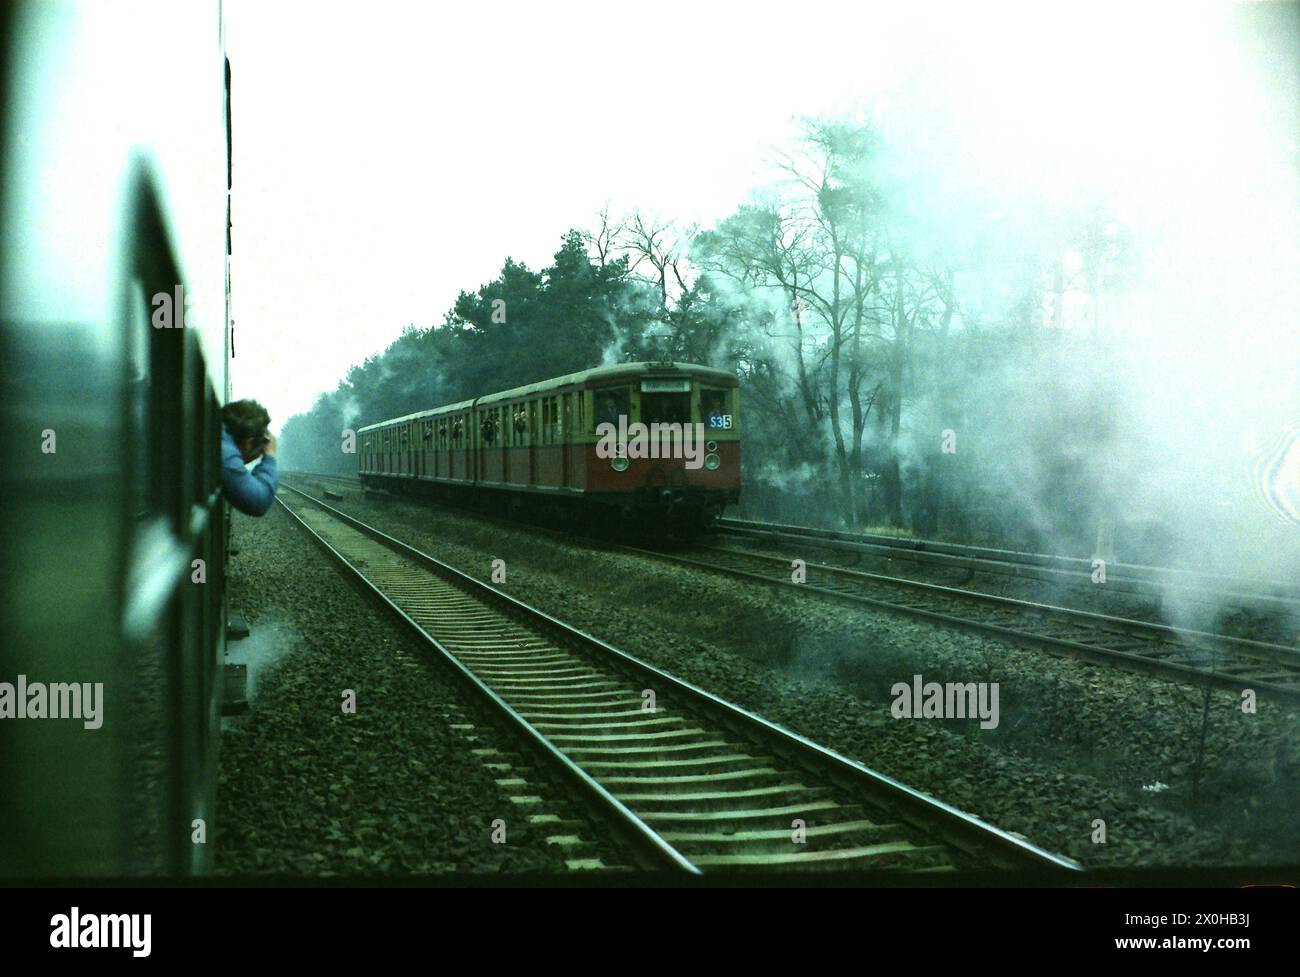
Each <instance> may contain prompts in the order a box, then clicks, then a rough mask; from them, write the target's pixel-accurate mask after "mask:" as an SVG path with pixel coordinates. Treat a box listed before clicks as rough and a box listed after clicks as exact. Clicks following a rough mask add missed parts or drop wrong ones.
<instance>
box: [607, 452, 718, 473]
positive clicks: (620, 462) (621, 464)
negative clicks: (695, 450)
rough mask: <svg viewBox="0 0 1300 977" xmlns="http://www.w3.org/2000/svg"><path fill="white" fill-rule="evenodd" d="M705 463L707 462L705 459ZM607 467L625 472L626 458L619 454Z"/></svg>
mask: <svg viewBox="0 0 1300 977" xmlns="http://www.w3.org/2000/svg"><path fill="white" fill-rule="evenodd" d="M705 464H708V462H707V461H706V462H705ZM609 467H610V468H612V469H614V471H616V472H625V471H627V458H625V457H624V456H623V455H619V456H618V457H617V458H614V459H613V460H612V461H610V463H609Z"/></svg>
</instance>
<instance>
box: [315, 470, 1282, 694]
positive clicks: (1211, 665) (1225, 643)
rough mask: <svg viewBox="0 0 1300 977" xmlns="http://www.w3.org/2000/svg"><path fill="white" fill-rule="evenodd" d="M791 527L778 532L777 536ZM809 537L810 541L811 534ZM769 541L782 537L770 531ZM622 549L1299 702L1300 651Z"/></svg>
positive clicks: (722, 552) (755, 559)
mask: <svg viewBox="0 0 1300 977" xmlns="http://www.w3.org/2000/svg"><path fill="white" fill-rule="evenodd" d="M310 477H314V478H318V479H320V478H324V479H325V480H330V481H334V482H336V483H337V484H340V485H344V484H346V485H348V486H349V487H351V488H357V487H359V483H358V482H357V480H356V479H349V478H345V477H342V476H310ZM485 518H491V517H485ZM736 522H739V521H738V520H723V524H724V526H725V525H726V524H729V523H736ZM747 525H750V524H747ZM785 528H787V527H776V528H775V530H774V532H775V531H778V530H781V531H783V530H784V529H785ZM788 528H792V529H794V530H799V532H793V533H791V534H790V535H788V536H786V535H783V534H782V532H777V535H776V537H775V538H776V539H778V541H782V542H785V543H786V544H787V545H789V544H790V543H795V544H798V543H800V542H801V541H807V540H811V541H815V540H817V539H821V538H823V536H826V535H830V536H837V535H841V536H842V535H848V534H836V533H823V532H822V531H820V530H803V529H802V528H801V527H788ZM546 531H547V532H553V531H552V530H546ZM804 534H812V535H810V536H806V537H805V535H804ZM749 535H751V536H753V535H754V533H750V534H749ZM767 538H768V539H772V538H774V537H773V536H772V535H771V534H768V535H767ZM882 538H884V537H882ZM944 545H946V544H944ZM615 548H617V549H620V550H623V551H625V552H631V553H636V554H638V555H642V556H648V557H652V558H654V559H658V560H666V561H672V562H676V563H679V564H682V565H686V566H691V567H694V568H696V569H701V570H708V571H712V572H716V573H724V574H727V575H729V576H733V577H739V578H742V579H748V580H754V581H761V582H763V583H766V584H769V585H772V586H776V587H782V588H786V587H788V588H791V589H796V590H801V591H802V592H804V593H811V594H816V595H819V596H821V597H824V598H828V599H835V600H842V601H847V602H851V603H855V604H858V605H860V606H869V607H872V608H875V609H879V610H887V611H893V612H897V613H900V614H905V615H909V616H912V617H917V618H921V619H924V620H929V621H934V622H936V623H940V624H943V625H946V626H951V627H956V628H959V629H963V630H968V631H974V632H977V633H984V634H990V635H994V636H996V637H999V638H1003V639H1006V640H1010V641H1014V642H1015V643H1017V644H1021V645H1024V646H1026V647H1031V648H1035V649H1038V650H1045V651H1048V652H1051V653H1054V654H1059V655H1063V656H1068V657H1073V658H1078V659H1081V660H1084V661H1090V662H1093V663H1094V664H1099V665H1108V666H1112V667H1121V668H1126V669H1128V670H1131V671H1136V672H1141V673H1144V674H1148V675H1154V676H1159V677H1164V678H1169V679H1175V680H1178V681H1183V682H1190V683H1203V682H1208V683H1210V684H1212V685H1214V686H1217V687H1219V688H1226V689H1231V690H1233V691H1238V692H1239V691H1241V690H1243V689H1247V688H1249V689H1253V690H1254V691H1256V692H1257V693H1262V694H1266V695H1273V696H1275V697H1278V698H1280V699H1284V700H1290V701H1295V700H1296V699H1300V651H1298V650H1297V649H1295V648H1292V647H1288V646H1286V645H1279V644H1270V643H1267V642H1261V641H1251V640H1248V639H1243V638H1234V637H1230V636H1227V635H1218V634H1212V633H1209V632H1204V631H1196V630H1192V629H1187V628H1179V627H1174V626H1172V625H1165V624H1160V623H1156V622H1150V621H1139V620H1133V619H1129V618H1123V617H1116V616H1113V615H1106V614H1098V613H1093V612H1090V611H1084V610H1079V609H1076V608H1069V607H1061V606H1058V605H1053V604H1044V603H1038V602H1034V601H1026V600H1019V599H1016V598H1012V597H1004V596H1000V595H995V594H984V593H980V592H978V591H973V590H967V589H962V588H957V587H950V586H945V585H942V584H936V583H928V582H925V581H920V580H912V579H908V578H904V577H896V576H890V575H886V574H879V573H869V572H866V571H861V570H854V569H852V568H848V567H839V566H828V565H824V564H817V563H812V562H809V563H807V564H806V573H807V577H806V580H805V581H804V582H802V583H795V582H794V581H793V580H792V578H791V572H792V567H791V560H790V559H789V558H786V557H778V556H773V555H771V554H764V553H753V552H748V551H744V550H736V549H731V548H727V547H721V546H696V547H693V548H691V549H690V550H689V551H688V552H686V553H682V552H672V551H666V550H663V549H646V548H642V547H635V546H622V545H620V546H616V547H615ZM805 551H806V550H805ZM1030 555H1033V554H1030ZM1043 559H1044V560H1064V559H1067V558H1058V557H1043Z"/></svg>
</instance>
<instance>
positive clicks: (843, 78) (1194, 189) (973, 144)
mask: <svg viewBox="0 0 1300 977" xmlns="http://www.w3.org/2000/svg"><path fill="white" fill-rule="evenodd" d="M976 6H978V7H979V10H978V11H973V10H971V9H970V8H972V7H976ZM1044 6H1049V7H1050V9H1044ZM1175 9H1176V10H1179V11H1181V12H1180V13H1179V14H1178V15H1177V16H1175V15H1174V14H1173V13H1171V11H1172V10H1175ZM1217 16H1218V15H1216V14H1214V13H1213V12H1205V11H1204V10H1203V9H1202V8H1199V7H1196V8H1194V7H1192V6H1191V5H1187V4H1180V5H1174V6H1173V7H1170V6H1167V5H1156V4H1146V5H1134V4H1131V3H1126V4H1123V5H1120V6H1113V7H1106V6H1101V5H1098V4H1088V5H1073V4H1071V5H1043V4H1032V5H1027V4H1026V5H1001V6H996V7H990V6H988V5H984V4H979V5H949V4H933V5H929V6H927V7H924V8H921V9H918V6H917V5H916V4H912V3H906V4H904V3H883V4H877V3H868V2H861V0H855V2H839V3H829V4H827V3H821V2H810V0H800V2H799V3H795V4H791V3H788V2H786V3H780V4H775V3H756V2H745V3H736V4H729V3H722V2H700V0H694V2H686V3H682V2H657V3H655V4H637V5H627V4H619V3H609V2H602V3H578V2H552V3H541V4H539V3H527V4H525V3H499V4H498V3H473V4H439V3H403V2H392V3H380V2H370V3H366V4H329V3H318V2H313V3H310V4H308V3H297V2H271V0H251V2H250V0H226V21H227V34H228V37H227V50H228V53H229V56H230V59H231V64H232V70H233V86H234V94H233V105H234V125H235V131H234V156H235V159H234V256H233V262H232V308H233V315H234V319H235V336H236V359H235V360H234V362H233V363H232V371H231V372H232V384H233V389H234V395H235V396H236V397H241V396H253V397H256V398H258V399H260V400H262V401H263V402H264V403H266V405H267V406H268V408H269V409H270V411H271V414H272V416H273V422H274V426H275V427H276V428H279V427H280V426H282V425H283V423H284V421H285V420H287V419H288V417H289V416H290V415H291V414H293V413H296V412H299V411H302V410H305V409H306V408H307V407H309V406H310V403H311V400H312V398H313V397H314V396H315V395H316V394H318V393H320V392H322V391H325V390H330V389H333V387H334V386H335V385H336V384H337V382H338V381H339V379H340V378H341V377H342V376H343V375H344V373H345V372H346V370H347V369H348V367H349V366H350V365H351V364H353V363H356V362H359V361H360V360H361V359H363V358H364V357H365V356H367V355H369V354H371V353H375V352H378V351H380V350H382V349H383V348H384V347H385V346H386V345H387V344H388V343H389V342H391V341H392V340H393V339H394V338H395V337H396V336H397V335H398V334H399V333H400V332H401V330H402V329H403V328H404V327H405V326H406V325H408V324H410V323H415V324H417V325H422V326H428V325H433V324H435V323H437V322H440V321H441V320H442V317H443V314H444V312H445V311H446V310H447V309H448V307H449V306H450V305H451V303H452V301H453V300H454V299H455V296H456V294H457V292H458V291H459V290H461V289H462V288H468V289H474V288H477V287H478V286H479V285H480V284H482V283H485V282H486V281H488V280H490V279H491V278H492V277H493V276H494V275H495V273H496V272H497V270H498V269H499V268H500V266H501V264H502V261H503V260H504V259H505V257H506V256H507V255H511V256H513V257H515V258H516V259H519V260H523V261H525V262H527V263H528V264H529V265H530V266H532V267H534V268H540V267H543V266H544V265H546V264H547V263H549V260H550V258H551V256H552V254H553V253H554V252H555V250H556V249H557V247H558V244H559V239H560V235H561V234H562V233H563V232H564V231H565V230H566V229H568V228H569V227H573V226H583V225H589V224H590V222H591V220H592V218H593V217H594V215H595V213H596V212H597V211H598V210H599V209H600V207H601V206H602V204H604V203H605V202H606V201H608V202H609V203H610V205H611V206H612V207H613V208H614V209H615V210H618V209H625V208H631V207H639V208H641V209H642V210H643V211H648V212H651V213H660V214H662V215H664V216H666V217H674V218H679V219H681V220H684V221H699V222H701V223H704V224H706V225H707V224H709V223H711V222H712V221H714V220H716V219H718V218H721V217H724V216H726V215H727V214H728V213H730V212H731V211H732V210H734V208H735V207H736V206H737V205H738V204H739V203H741V202H742V201H743V200H744V198H745V196H746V195H747V193H748V192H749V191H750V190H752V189H753V188H754V187H755V186H756V185H758V184H759V183H760V182H761V181H762V180H763V179H764V174H765V169H764V153H765V151H766V150H767V148H768V147H770V146H772V145H773V144H779V143H781V142H782V141H784V140H786V139H787V138H788V137H789V135H790V132H791V121H792V119H793V118H795V117H797V116H800V115H811V114H816V113H820V112H827V111H836V110H840V109H845V108H849V107H851V106H852V105H854V104H857V103H861V102H863V101H865V100H873V101H875V103H876V104H877V105H880V106H883V107H884V108H885V110H886V111H887V110H888V108H889V106H890V104H891V99H892V100H893V104H900V103H899V101H898V100H899V98H900V97H902V94H903V93H907V92H911V93H913V94H915V93H918V92H919V93H920V97H921V99H922V101H928V102H930V103H932V104H934V105H935V106H936V107H937V110H938V111H941V112H942V113H943V114H944V115H945V116H946V117H947V118H948V119H949V121H950V122H951V121H952V120H955V124H956V125H957V126H958V127H959V130H960V140H961V142H960V145H955V146H954V147H953V152H954V153H962V154H967V155H968V156H969V158H970V159H971V160H972V161H973V163H975V164H978V168H979V169H980V170H981V171H982V172H985V173H991V174H992V175H993V178H994V179H995V180H996V181H1000V182H1001V184H1002V186H1003V187H1004V188H1007V187H1011V188H1014V187H1019V186H1030V185H1039V184H1041V185H1053V184H1056V185H1061V186H1067V187H1068V186H1070V185H1072V184H1075V183H1077V182H1078V181H1080V180H1101V181H1104V182H1109V183H1110V184H1111V185H1113V186H1116V187H1117V188H1118V198H1119V201H1120V203H1121V205H1122V206H1123V207H1124V208H1126V209H1127V210H1128V211H1130V213H1129V214H1128V215H1126V216H1134V217H1137V218H1141V217H1142V215H1143V212H1144V211H1146V212H1148V216H1149V213H1150V212H1154V213H1156V214H1157V215H1162V216H1164V217H1167V216H1168V215H1170V214H1176V213H1177V212H1179V208H1182V209H1184V210H1186V209H1187V207H1186V203H1187V201H1188V200H1195V199H1196V198H1197V197H1198V195H1200V194H1202V193H1203V190H1204V188H1205V186H1206V185H1207V181H1210V182H1211V183H1212V184H1215V185H1217V184H1219V183H1220V182H1222V181H1225V180H1232V179H1236V180H1237V182H1242V181H1240V179H1239V178H1240V177H1241V176H1242V175H1243V173H1244V171H1243V172H1237V170H1238V169H1240V168H1241V167H1242V166H1243V163H1244V161H1246V160H1249V159H1250V158H1251V157H1252V154H1253V156H1254V157H1255V158H1258V157H1259V156H1260V154H1261V151H1263V152H1264V154H1265V155H1267V150H1268V148H1269V146H1268V141H1269V139H1270V138H1275V136H1270V132H1271V131H1272V130H1273V129H1274V128H1275V127H1276V125H1277V123H1278V119H1277V118H1276V116H1274V115H1270V114H1269V113H1270V112H1271V111H1272V109H1270V108H1269V106H1267V105H1262V104H1261V102H1260V99H1259V98H1258V97H1254V96H1253V95H1252V91H1253V90H1252V88H1251V86H1252V84H1258V83H1259V79H1258V78H1254V79H1253V80H1252V78H1253V76H1252V75H1251V74H1250V70H1248V69H1249V64H1248V59H1247V58H1245V57H1243V56H1241V55H1240V52H1234V51H1233V50H1232V49H1231V48H1230V47H1229V46H1228V41H1227V40H1226V38H1225V35H1224V31H1223V28H1222V23H1221V21H1220V20H1218V19H1217ZM1243 65H1245V67H1243ZM899 121H900V123H906V122H907V121H908V120H906V119H904V120H899ZM1292 121H1293V120H1292ZM910 122H911V124H912V125H913V127H914V128H917V129H924V127H925V125H926V120H925V119H923V118H921V119H916V118H914V119H911V120H910ZM1277 162H1278V161H1276V160H1273V161H1271V162H1270V161H1269V160H1268V159H1265V160H1264V161H1263V163H1262V164H1261V165H1260V167H1259V168H1257V169H1255V170H1253V171H1252V173H1253V174H1254V177H1253V178H1254V179H1255V182H1256V183H1257V184H1259V183H1261V181H1262V185H1263V186H1265V187H1272V186H1273V185H1274V184H1277V183H1278V181H1279V180H1283V181H1285V180H1288V179H1289V183H1288V182H1282V183H1281V184H1280V185H1281V186H1283V187H1286V186H1290V187H1292V194H1293V193H1294V189H1293V187H1294V169H1293V168H1292V169H1286V167H1285V165H1283V168H1282V169H1281V170H1277V168H1276V164H1277ZM1282 162H1283V164H1285V161H1282ZM1290 165H1291V166H1292V167H1293V166H1294V161H1291V163H1290ZM1270 166H1272V167H1273V169H1270ZM973 168H974V167H973ZM1246 182H1249V181H1246ZM1258 189H1259V188H1258V186H1256V187H1254V188H1253V189H1252V188H1249V187H1247V188H1242V189H1240V191H1239V193H1237V192H1234V193H1233V194H1229V195H1228V197H1227V199H1223V197H1222V195H1221V194H1220V195H1219V196H1220V200H1219V203H1218V204H1216V208H1215V210H1214V212H1213V213H1212V214H1210V215H1209V217H1208V218H1207V217H1206V216H1205V215H1202V216H1201V217H1198V219H1200V220H1205V219H1213V220H1215V221H1216V222H1217V223H1216V225H1215V226H1216V228H1217V229H1218V231H1219V232H1221V233H1227V234H1233V233H1245V232H1246V231H1247V230H1248V229H1257V228H1258V227H1259V223H1260V221H1264V222H1266V223H1267V222H1268V221H1280V222H1281V223H1279V224H1278V225H1277V228H1278V229H1277V233H1278V234H1280V235H1281V237H1280V238H1279V240H1280V241H1283V242H1287V243H1289V244H1293V243H1294V230H1293V227H1292V224H1291V223H1287V222H1288V221H1291V222H1293V221H1294V215H1295V206H1294V196H1292V197H1291V198H1289V199H1288V198H1286V197H1284V198H1283V200H1282V201H1281V202H1280V205H1277V204H1274V205H1265V204H1261V203H1260V202H1259V201H1256V202H1255V203H1254V204H1253V205H1252V204H1251V202H1250V200H1248V199H1246V197H1248V196H1249V194H1251V193H1256V192H1257V191H1258ZM1239 195H1240V196H1242V200H1238V199H1237V196H1239ZM1243 201H1244V202H1243ZM1288 204H1289V205H1290V209H1289V210H1288V207H1287V205H1288ZM1243 208H1244V209H1243ZM1270 215H1271V216H1270ZM1288 215H1289V216H1288ZM1284 225H1285V226H1284ZM1286 228H1292V230H1290V231H1288V230H1287V229H1286ZM1265 230H1266V231H1267V228H1265ZM1251 233H1254V230H1251ZM1288 234H1289V235H1290V236H1289V237H1288V236H1287V235H1288ZM1292 256H1293V255H1292ZM1291 294H1292V295H1294V289H1292V290H1291ZM430 406H432V405H430Z"/></svg>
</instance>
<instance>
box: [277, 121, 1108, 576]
mask: <svg viewBox="0 0 1300 977" xmlns="http://www.w3.org/2000/svg"><path fill="white" fill-rule="evenodd" d="M771 162H772V164H773V173H774V177H773V179H772V180H771V181H770V183H768V184H767V185H764V186H761V187H758V188H755V190H754V192H753V193H752V195H751V197H750V199H749V200H748V201H747V202H746V203H745V204H743V205H742V206H741V207H739V208H738V209H737V210H736V211H735V212H734V213H732V214H730V215H729V216H727V217H725V218H724V219H722V220H720V221H718V222H716V223H715V224H714V225H713V226H712V227H708V228H700V227H697V226H693V225H681V224H679V223H678V222H677V221H675V220H673V219H671V218H663V217H660V216H657V215H649V214H646V213H643V212H641V211H638V210H635V209H634V210H631V211H628V212H626V213H622V214H614V213H611V212H610V211H609V210H608V209H606V210H605V211H603V212H602V213H600V214H599V215H597V216H596V218H595V220H594V222H593V223H592V224H591V226H589V227H587V228H584V229H575V230H570V231H569V232H568V233H567V234H565V235H564V236H563V238H562V240H561V246H560V249H559V250H558V251H557V252H556V253H555V256H554V260H553V263H552V264H551V265H549V266H548V267H546V268H544V269H542V270H540V271H533V270H532V269H530V268H528V267H527V266H526V265H524V264H522V263H519V262H516V261H514V260H512V259H509V258H507V259H506V261H505V264H504V265H503V267H502V269H501V272H500V274H499V275H498V276H497V277H496V278H494V279H493V280H492V281H491V282H489V283H487V284H486V285H483V286H481V287H480V288H478V289H477V290H476V291H462V292H461V293H460V294H459V295H458V296H457V298H456V301H455V303H454V304H453V306H452V308H451V309H450V310H449V311H448V312H447V313H446V315H445V317H444V320H443V322H442V323H441V324H440V325H438V326H435V327H433V328H427V329H418V328H414V327H412V328H408V329H407V330H406V331H405V332H404V333H403V334H402V335H401V336H400V337H399V338H398V339H397V340H396V341H394V342H393V344H392V345H391V346H389V347H388V349H386V350H385V351H384V352H383V353H382V354H379V355H376V356H371V357H369V358H368V359H367V360H366V361H365V362H364V363H362V364H360V365H358V366H355V367H353V368H352V369H351V370H350V371H349V373H348V375H347V376H346V377H345V378H343V379H342V380H341V381H340V383H339V385H338V387H337V388H336V389H335V390H334V391H332V392H330V393H327V394H322V395H321V396H320V397H318V398H317V400H316V402H315V403H314V405H313V407H312V409H311V410H310V411H309V412H307V413H306V414H301V415H297V416H295V417H293V418H292V419H290V421H289V422H288V423H287V424H286V425H285V426H284V431H283V444H284V448H283V453H284V456H285V461H286V463H287V464H288V466H289V467H291V468H299V469H304V470H314V471H323V472H345V471H348V470H350V469H352V468H353V467H354V465H355V459H354V458H353V457H352V456H347V455H343V454H342V453H341V452H340V450H339V443H340V432H341V430H342V429H344V428H357V427H360V426H362V425H365V424H369V423H373V422H375V421H379V420H383V419H386V418H390V417H395V416H400V415H402V414H406V413H411V412H413V411H417V410H423V409H428V408H431V407H434V406H438V405H440V404H444V403H450V402H454V401H457V400H461V399H466V398H469V397H473V396H476V395H478V394H481V393H485V392H490V391H495V390H501V389H506V388H508V387H511V386H516V385H519V384H523V383H530V382H534V381H538V380H542V379H546V378H549V377H553V376H558V375H561V374H564V373H569V372H574V371H577V370H583V369H587V368H590V367H592V366H595V365H598V364H601V363H613V362H627V361H635V360H641V359H674V360H680V361H688V362H694V363H704V364H708V365H710V366H717V367H723V368H727V369H731V370H734V371H735V372H737V374H738V375H739V377H740V381H741V390H742V419H743V420H742V423H743V425H744V427H743V431H744V440H745V456H744V457H745V465H744V489H743V491H742V497H743V499H744V501H743V503H742V505H743V506H744V507H745V508H746V510H747V511H748V512H749V513H750V514H752V515H755V516H759V517H768V518H784V519H789V520H791V521H804V522H810V521H819V522H827V521H829V522H832V523H834V524H836V525H842V526H846V527H850V528H876V527H890V528H893V529H897V530H903V531H911V532H915V533H917V534H918V535H944V536H948V537H950V538H955V539H963V540H971V541H989V542H997V543H1005V544H1012V545H1025V546H1037V545H1043V546H1046V545H1053V546H1059V547H1062V548H1069V549H1074V550H1079V549H1083V548H1087V547H1089V546H1092V545H1093V538H1092V537H1093V535H1095V533H1096V530H1097V527H1098V526H1099V525H1104V524H1105V522H1106V521H1107V520H1108V519H1110V518H1111V517H1112V515H1113V512H1114V507H1115V500H1116V498H1117V497H1118V495H1119V494H1120V493H1121V492H1122V490H1123V485H1121V484H1118V482H1119V479H1120V475H1119V473H1118V472H1117V471H1116V470H1115V469H1114V467H1108V466H1107V465H1106V464H1105V462H1104V460H1099V459H1104V458H1105V457H1106V452H1107V450H1108V446H1110V445H1111V444H1113V443H1114V441H1115V440H1116V439H1117V438H1121V437H1122V435H1123V432H1122V430H1121V428H1122V419H1121V418H1118V417H1117V416H1116V412H1115V411H1114V393H1115V392H1114V391H1113V390H1112V389H1110V387H1109V383H1110V380H1109V378H1110V377H1111V376H1112V375H1113V373H1112V368H1113V364H1114V353H1115V350H1114V344H1113V342H1112V340H1113V338H1114V337H1113V333H1112V332H1111V329H1110V323H1109V321H1108V317H1109V313H1110V311H1111V310H1113V309H1114V307H1115V304H1116V303H1117V302H1120V301H1122V299H1123V294H1124V285H1125V276H1126V274H1128V273H1129V270H1130V269H1131V266H1132V262H1133V258H1132V253H1131V252H1132V247H1131V243H1130V238H1129V234H1128V231H1127V229H1126V228H1125V227H1124V226H1123V224H1122V223H1121V222H1120V221H1118V220H1117V219H1115V217H1114V216H1113V214H1112V213H1111V211H1110V208H1109V207H1108V206H1107V205H1106V202H1105V200H1104V199H1103V198H1096V199H1082V200H1069V201H1065V202H1064V203H1060V202H1053V203H1052V204H1051V205H1045V204H1043V203H1042V202H1041V201H1034V202H1032V204H1026V205H1025V207H1024V208H1023V209H1022V210H1021V211H1020V212H1018V213H1007V212H1005V211H1003V212H990V210H991V208H989V207H982V206H981V204H982V203H983V201H982V200H981V199H980V198H979V195H978V194H976V193H970V192H966V193H964V195H959V196H957V197H954V196H953V193H954V192H953V191H952V190H951V189H950V188H947V183H948V182H951V181H945V173H944V172H942V165H941V164H936V163H934V162H933V161H927V160H917V159H916V158H914V157H908V155H907V154H906V152H904V151H903V150H901V149H900V147H899V146H898V145H895V144H893V143H891V141H890V139H889V138H888V136H887V134H886V133H885V132H884V131H882V128H881V127H880V126H878V125H876V124H875V123H874V122H873V121H872V120H871V119H870V118H869V117H866V116H853V117H835V118H816V119H810V120H806V121H805V123H804V124H803V126H802V130H801V133H800V135H799V137H798V138H797V139H796V140H795V141H794V142H793V143H792V144H791V145H789V146H788V147H782V148H778V149H776V150H774V151H773V154H772V159H771Z"/></svg>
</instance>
